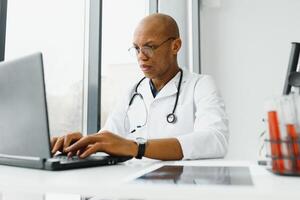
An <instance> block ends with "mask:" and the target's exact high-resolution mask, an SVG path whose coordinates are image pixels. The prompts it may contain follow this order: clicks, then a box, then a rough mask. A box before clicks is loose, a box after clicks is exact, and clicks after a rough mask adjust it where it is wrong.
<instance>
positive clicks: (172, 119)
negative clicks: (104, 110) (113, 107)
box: [127, 68, 183, 126]
mask: <svg viewBox="0 0 300 200" xmlns="http://www.w3.org/2000/svg"><path fill="white" fill-rule="evenodd" d="M179 71H180V78H179V83H178V87H177V93H176V99H175V103H174V106H173V110H172V113H169V114H168V115H167V122H168V123H175V122H176V120H177V117H176V115H175V110H176V107H177V104H178V99H179V93H180V88H181V83H182V77H183V71H182V69H180V68H179ZM145 78H146V77H143V78H142V79H141V80H140V81H139V82H138V83H137V84H136V87H135V90H134V93H133V94H132V97H131V98H130V101H129V104H128V109H127V110H129V107H130V106H131V105H132V103H133V102H134V99H135V98H136V97H137V96H139V97H140V98H141V99H142V100H143V102H144V98H143V95H142V94H141V93H139V92H138V87H139V86H140V84H141V83H142V82H143V81H144V80H145ZM144 104H145V102H144ZM145 106H146V104H145ZM146 114H147V113H146ZM147 115H148V114H147ZM146 123H147V117H146V121H145V123H144V124H143V125H142V126H144V125H146Z"/></svg>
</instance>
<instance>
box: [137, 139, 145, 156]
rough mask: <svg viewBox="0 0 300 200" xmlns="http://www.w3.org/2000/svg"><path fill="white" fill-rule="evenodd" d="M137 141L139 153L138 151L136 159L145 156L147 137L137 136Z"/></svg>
mask: <svg viewBox="0 0 300 200" xmlns="http://www.w3.org/2000/svg"><path fill="white" fill-rule="evenodd" d="M135 142H136V143H137V145H138V153H137V155H136V157H135V158H136V159H142V158H143V156H144V155H145V150H146V143H147V140H146V139H145V138H142V137H137V138H136V139H135Z"/></svg>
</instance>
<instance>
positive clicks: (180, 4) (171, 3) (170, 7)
mask: <svg viewBox="0 0 300 200" xmlns="http://www.w3.org/2000/svg"><path fill="white" fill-rule="evenodd" d="M187 6H188V3H187V2H186V1H182V0H160V1H158V12H160V13H165V14H168V15H170V16H172V17H173V18H174V19H175V20H176V22H177V24H178V27H179V32H180V37H181V40H182V47H181V49H180V51H179V54H178V64H179V66H181V67H184V68H189V67H190V66H189V64H190V61H189V60H188V53H189V52H188V48H189V47H188V36H189V33H188V15H187Z"/></svg>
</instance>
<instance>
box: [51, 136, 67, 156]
mask: <svg viewBox="0 0 300 200" xmlns="http://www.w3.org/2000/svg"><path fill="white" fill-rule="evenodd" d="M63 143H64V137H60V138H58V139H57V141H56V143H55V145H54V147H53V149H52V151H51V152H52V153H53V154H55V153H56V152H57V151H58V150H61V149H62V147H63Z"/></svg>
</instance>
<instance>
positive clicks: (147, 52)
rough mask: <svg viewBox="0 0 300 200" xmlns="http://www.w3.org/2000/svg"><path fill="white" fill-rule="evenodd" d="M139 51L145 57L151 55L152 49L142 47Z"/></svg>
mask: <svg viewBox="0 0 300 200" xmlns="http://www.w3.org/2000/svg"><path fill="white" fill-rule="evenodd" d="M141 51H142V53H143V54H144V55H145V56H147V57H152V56H153V49H152V48H151V47H142V48H141Z"/></svg>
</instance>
